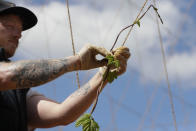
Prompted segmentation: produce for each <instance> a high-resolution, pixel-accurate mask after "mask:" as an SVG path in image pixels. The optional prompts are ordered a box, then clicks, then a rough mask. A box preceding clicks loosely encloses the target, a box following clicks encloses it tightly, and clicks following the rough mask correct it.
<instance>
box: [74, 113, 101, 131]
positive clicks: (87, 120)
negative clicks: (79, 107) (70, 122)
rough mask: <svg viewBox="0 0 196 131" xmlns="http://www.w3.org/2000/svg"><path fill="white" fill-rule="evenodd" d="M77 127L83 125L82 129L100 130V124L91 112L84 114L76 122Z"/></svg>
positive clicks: (85, 130)
mask: <svg viewBox="0 0 196 131" xmlns="http://www.w3.org/2000/svg"><path fill="white" fill-rule="evenodd" d="M75 126H76V127H79V126H82V131H99V125H98V124H97V122H96V121H95V120H94V118H93V117H92V116H91V114H88V113H86V114H84V115H82V116H81V117H80V118H79V119H78V120H77V121H76V124H75Z"/></svg>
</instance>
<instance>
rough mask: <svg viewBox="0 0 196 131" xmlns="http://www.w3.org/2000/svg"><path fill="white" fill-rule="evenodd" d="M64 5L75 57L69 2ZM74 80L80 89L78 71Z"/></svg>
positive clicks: (67, 0)
mask: <svg viewBox="0 0 196 131" xmlns="http://www.w3.org/2000/svg"><path fill="white" fill-rule="evenodd" d="M66 3H67V13H68V20H69V28H70V34H71V41H72V50H73V54H74V55H76V51H75V46H74V39H73V31H72V24H71V15H70V11H69V0H66ZM76 80H77V84H78V88H80V80H79V73H78V71H76Z"/></svg>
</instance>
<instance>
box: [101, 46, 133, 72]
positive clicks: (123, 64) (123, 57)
mask: <svg viewBox="0 0 196 131" xmlns="http://www.w3.org/2000/svg"><path fill="white" fill-rule="evenodd" d="M112 54H113V55H112V56H114V58H115V59H116V60H119V64H120V66H119V67H118V68H116V67H115V66H113V67H110V71H111V72H114V71H115V72H116V73H117V75H118V76H119V75H121V74H123V73H124V72H125V71H126V68H127V60H128V59H129V57H130V52H129V49H128V48H127V47H124V46H121V47H119V48H117V49H115V50H113V51H112ZM100 73H101V74H104V73H106V67H101V68H100Z"/></svg>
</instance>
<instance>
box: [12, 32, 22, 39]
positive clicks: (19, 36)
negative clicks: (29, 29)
mask: <svg viewBox="0 0 196 131" xmlns="http://www.w3.org/2000/svg"><path fill="white" fill-rule="evenodd" d="M13 33H14V34H13V35H14V37H16V38H17V39H20V38H21V36H22V34H21V33H22V32H21V31H20V30H14V32H13Z"/></svg>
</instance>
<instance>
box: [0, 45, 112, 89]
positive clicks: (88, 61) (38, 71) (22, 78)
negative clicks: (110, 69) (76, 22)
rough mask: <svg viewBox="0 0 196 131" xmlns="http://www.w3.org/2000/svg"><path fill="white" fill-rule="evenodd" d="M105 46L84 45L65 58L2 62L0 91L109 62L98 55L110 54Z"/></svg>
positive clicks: (25, 86) (31, 85)
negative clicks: (75, 54)
mask: <svg viewBox="0 0 196 131" xmlns="http://www.w3.org/2000/svg"><path fill="white" fill-rule="evenodd" d="M109 53H110V52H108V51H107V50H106V49H105V48H102V47H96V46H93V45H86V46H84V47H83V48H82V49H81V50H80V52H79V53H78V55H77V56H71V57H68V58H66V59H65V58H64V59H51V60H37V61H36V60H34V61H33V60H31V61H18V62H11V63H5V62H4V63H3V62H2V63H1V64H0V91H1V90H9V89H21V88H30V87H34V86H39V85H41V84H44V83H46V82H49V81H51V80H53V79H55V78H57V77H58V76H60V75H62V74H64V73H66V72H70V71H75V70H89V69H93V68H97V67H101V66H104V65H106V64H107V61H106V60H105V59H103V60H97V59H96V55H97V54H101V55H103V56H106V55H107V54H109Z"/></svg>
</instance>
